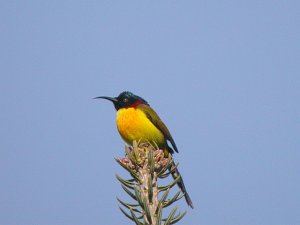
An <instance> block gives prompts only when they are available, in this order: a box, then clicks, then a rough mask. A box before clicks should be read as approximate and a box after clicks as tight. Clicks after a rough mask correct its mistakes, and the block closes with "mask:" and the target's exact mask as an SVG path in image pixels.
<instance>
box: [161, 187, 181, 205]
mask: <svg viewBox="0 0 300 225" xmlns="http://www.w3.org/2000/svg"><path fill="white" fill-rule="evenodd" d="M180 193H181V191H178V192H177V193H176V194H175V195H174V197H173V198H171V199H170V200H168V201H166V202H164V203H163V208H165V207H168V206H169V205H171V204H172V203H174V202H176V201H177V200H179V199H180V198H178V196H179V195H180ZM182 196H183V195H182Z"/></svg>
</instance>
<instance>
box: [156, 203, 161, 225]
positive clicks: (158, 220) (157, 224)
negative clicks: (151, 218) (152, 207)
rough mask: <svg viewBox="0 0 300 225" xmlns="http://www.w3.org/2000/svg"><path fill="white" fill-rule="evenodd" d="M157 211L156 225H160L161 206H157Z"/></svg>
mask: <svg viewBox="0 0 300 225" xmlns="http://www.w3.org/2000/svg"><path fill="white" fill-rule="evenodd" d="M157 209H158V210H157V218H156V225H161V217H162V205H161V204H158V206H157Z"/></svg>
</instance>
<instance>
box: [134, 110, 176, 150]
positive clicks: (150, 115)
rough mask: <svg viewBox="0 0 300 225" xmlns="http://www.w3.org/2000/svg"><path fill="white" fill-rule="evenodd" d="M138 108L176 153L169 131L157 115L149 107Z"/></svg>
mask: <svg viewBox="0 0 300 225" xmlns="http://www.w3.org/2000/svg"><path fill="white" fill-rule="evenodd" d="M138 108H139V109H140V110H142V111H143V112H144V113H145V114H146V116H147V117H148V119H149V120H150V121H151V122H152V123H153V124H154V126H155V127H156V128H157V129H159V130H160V131H161V132H162V133H163V135H164V136H165V138H166V140H168V141H170V143H171V144H172V147H173V148H174V150H175V151H176V152H178V149H177V146H176V144H175V141H174V139H173V138H172V136H171V133H170V131H169V129H168V128H167V126H166V125H165V124H164V123H163V121H162V120H161V119H160V118H159V116H158V115H157V113H156V112H155V111H154V110H153V109H152V108H151V107H150V106H149V105H139V106H138ZM171 150H172V149H171Z"/></svg>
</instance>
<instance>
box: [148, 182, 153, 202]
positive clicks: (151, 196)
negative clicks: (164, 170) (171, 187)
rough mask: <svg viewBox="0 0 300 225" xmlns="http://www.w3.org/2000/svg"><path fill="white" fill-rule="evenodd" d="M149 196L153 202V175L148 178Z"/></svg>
mask: <svg viewBox="0 0 300 225" xmlns="http://www.w3.org/2000/svg"><path fill="white" fill-rule="evenodd" d="M148 198H149V203H151V204H152V198H153V187H152V177H151V176H149V178H148Z"/></svg>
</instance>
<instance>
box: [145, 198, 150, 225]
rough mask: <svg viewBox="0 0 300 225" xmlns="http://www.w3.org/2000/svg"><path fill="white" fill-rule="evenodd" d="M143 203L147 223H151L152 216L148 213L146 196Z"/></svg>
mask: <svg viewBox="0 0 300 225" xmlns="http://www.w3.org/2000/svg"><path fill="white" fill-rule="evenodd" d="M143 203H144V211H145V214H146V217H147V219H148V221H149V223H150V224H152V218H151V214H150V210H149V205H148V203H147V200H146V198H144V201H143Z"/></svg>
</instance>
